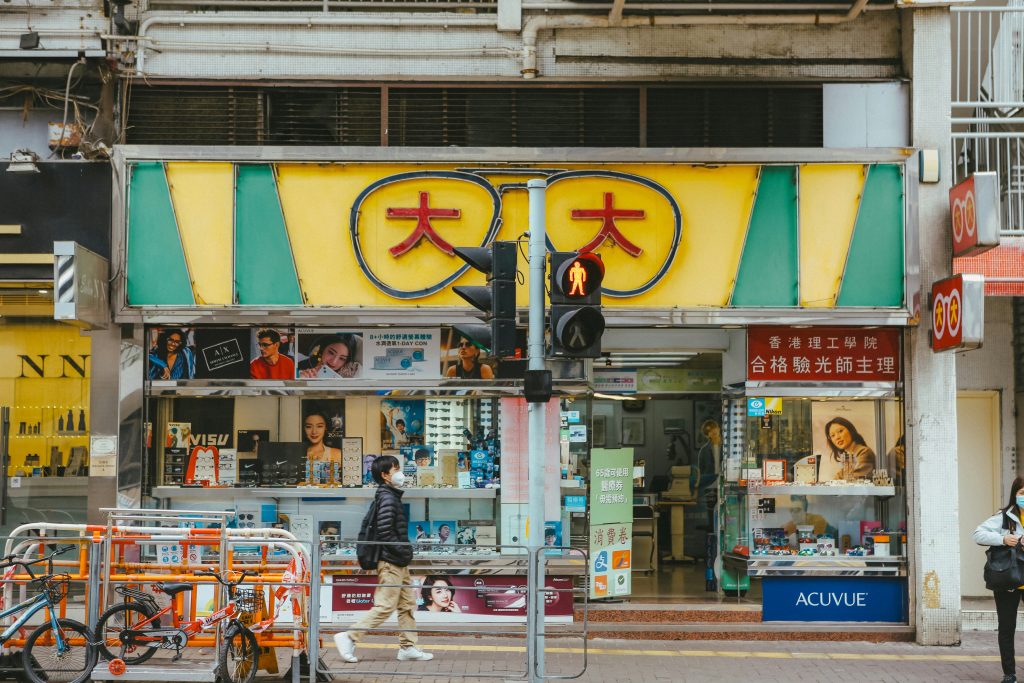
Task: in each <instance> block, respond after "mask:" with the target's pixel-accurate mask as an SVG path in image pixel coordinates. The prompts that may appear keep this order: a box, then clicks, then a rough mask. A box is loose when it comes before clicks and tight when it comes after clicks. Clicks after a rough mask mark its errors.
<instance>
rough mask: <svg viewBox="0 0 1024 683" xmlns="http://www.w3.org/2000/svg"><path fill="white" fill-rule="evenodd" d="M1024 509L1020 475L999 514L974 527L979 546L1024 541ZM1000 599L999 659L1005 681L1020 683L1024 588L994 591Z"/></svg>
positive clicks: (995, 595)
mask: <svg viewBox="0 0 1024 683" xmlns="http://www.w3.org/2000/svg"><path fill="white" fill-rule="evenodd" d="M1021 510H1024V478H1022V477H1017V478H1016V479H1014V480H1013V484H1012V485H1011V486H1010V502H1009V503H1007V505H1006V507H1004V508H1002V509H1001V510H999V511H998V512H996V514H994V515H992V516H991V517H989V518H988V519H986V520H985V521H984V522H982V523H981V524H980V525H979V526H978V528H977V529H975V530H974V542H975V543H977V544H978V545H989V546H991V545H1008V546H1015V545H1018V544H1019V543H1020V542H1021V534H1022V533H1024V526H1022V525H1021V521H1020V520H1021ZM992 595H993V596H994V597H995V600H996V615H997V616H998V619H999V659H1000V660H1001V661H1002V664H1003V681H1002V683H1017V660H1016V657H1015V655H1014V650H1013V636H1014V634H1015V632H1016V630H1017V608H1018V606H1019V605H1020V602H1021V598H1022V596H1024V590H1021V588H1020V587H1018V588H1014V589H1012V590H1008V591H993V592H992Z"/></svg>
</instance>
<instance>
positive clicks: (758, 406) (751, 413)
mask: <svg viewBox="0 0 1024 683" xmlns="http://www.w3.org/2000/svg"><path fill="white" fill-rule="evenodd" d="M764 414H765V413H764V399H763V398H748V399H747V417H764Z"/></svg>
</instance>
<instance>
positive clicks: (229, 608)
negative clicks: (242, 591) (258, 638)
mask: <svg viewBox="0 0 1024 683" xmlns="http://www.w3.org/2000/svg"><path fill="white" fill-rule="evenodd" d="M176 605H177V601H176V600H175V599H172V600H171V604H169V605H168V606H167V607H164V608H163V609H162V610H160V611H159V612H157V613H156V614H154V615H153V616H151V617H149V618H148V619H144V620H143V621H140V622H139V623H137V624H135V625H133V626H132V628H131V629H130V630H131V631H136V632H138V635H137V636H136V637H138V638H139V639H140V640H144V641H158V640H162V639H163V637H162V636H161V637H160V638H147V637H145V636H144V635H143V634H144V633H145V631H144V630H142V629H145V628H146V627H148V626H149V625H150V624H152V623H153V622H154V621H156V620H157V619H159V618H160V617H163V616H164V615H166V614H170V615H171V627H172V628H177V629H181V630H182V631H184V632H185V633H186V634H187V635H189V636H194V635H197V634H199V633H202V632H203V631H204V630H206V629H208V628H209V627H211V626H213V625H214V624H216V623H217V622H219V621H223V620H224V619H229V618H233V617H234V616H235V615H236V611H235V603H234V601H232V602H229V603H228V604H226V605H224V606H223V607H221V608H220V609H219V610H217V611H216V612H214V613H213V614H211V615H210V616H208V617H204V618H202V619H194V620H190V621H182V620H181V615H179V614H178V610H177V609H175V607H176ZM2 616H3V615H0V617H2Z"/></svg>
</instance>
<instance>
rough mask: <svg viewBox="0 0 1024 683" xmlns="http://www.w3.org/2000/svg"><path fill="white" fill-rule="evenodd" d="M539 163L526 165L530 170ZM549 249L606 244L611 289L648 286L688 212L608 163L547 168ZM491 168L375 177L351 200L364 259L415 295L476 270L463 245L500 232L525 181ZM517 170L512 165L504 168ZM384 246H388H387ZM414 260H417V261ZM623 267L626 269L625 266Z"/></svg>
mask: <svg viewBox="0 0 1024 683" xmlns="http://www.w3.org/2000/svg"><path fill="white" fill-rule="evenodd" d="M538 174H540V172H539V171H536V170H532V169H523V175H524V176H528V175H538ZM544 175H546V177H547V183H548V191H547V208H548V214H549V216H554V215H559V216H563V217H564V218H565V220H562V221H558V222H552V225H551V229H550V232H549V235H548V240H547V248H548V250H549V251H580V252H584V253H591V252H595V253H600V254H601V256H602V257H603V258H604V259H606V260H608V259H611V260H613V261H614V262H616V264H629V265H630V267H629V268H621V269H619V270H621V273H620V274H618V275H617V277H618V278H619V279H618V280H617V281H608V280H606V281H605V282H604V287H603V288H602V289H603V292H604V294H605V295H606V296H617V297H632V296H636V295H638V294H642V293H643V292H646V291H648V290H649V289H651V288H652V287H654V286H655V285H656V284H657V283H658V282H660V281H661V279H662V278H664V276H665V274H666V273H667V272H668V270H669V268H670V266H671V264H672V261H673V259H674V258H675V255H676V252H677V250H678V248H679V242H680V238H681V236H682V212H681V210H680V207H679V204H678V202H677V201H676V200H675V198H674V197H673V196H672V195H671V194H670V193H669V192H668V190H667V189H665V188H664V187H663V186H661V185H660V184H658V183H656V182H654V181H653V180H651V179H649V178H645V177H643V176H639V175H635V174H631V173H620V172H616V171H604V170H580V171H556V172H545V173H544ZM492 176H494V172H493V171H491V172H489V171H488V170H487V169H470V170H459V171H412V172H405V173H397V174H393V175H390V176H387V177H385V178H382V179H381V180H378V181H377V182H375V183H372V184H371V185H369V186H368V187H367V188H366V189H365V190H363V191H362V192H361V193H360V194H359V196H358V197H356V199H355V201H354V202H353V204H352V210H351V214H350V218H349V230H350V234H351V240H352V245H353V247H354V251H355V256H356V261H357V263H358V265H359V268H360V269H361V270H362V271H363V274H364V275H365V276H366V278H367V279H368V280H370V281H371V282H372V283H373V284H374V285H375V286H376V287H377V288H378V289H380V290H381V291H382V292H384V293H386V294H388V295H390V296H393V297H395V298H399V299H415V298H420V297H425V296H429V295H431V294H435V293H437V292H440V291H442V290H444V289H445V288H447V287H449V286H450V285H452V284H453V283H454V282H455V281H456V280H458V279H459V278H460V277H462V276H463V275H464V274H465V273H466V272H467V271H468V269H469V266H468V265H466V264H464V263H463V262H462V261H461V260H460V259H459V258H457V257H456V256H455V247H459V246H472V245H480V246H486V245H487V244H490V243H491V242H492V241H494V240H495V239H496V238H497V237H498V233H499V230H500V229H501V227H502V224H503V215H502V214H503V210H504V207H505V204H506V202H508V201H509V199H510V198H511V197H512V196H517V198H518V195H520V194H522V193H525V192H526V188H525V187H524V186H523V185H522V184H521V183H504V182H501V183H498V182H497V181H496V180H494V178H493V177H492ZM500 177H501V179H502V181H504V180H506V179H507V178H508V175H507V172H506V173H505V174H503V175H502V176H500ZM381 247H384V249H381ZM410 266H412V268H410ZM616 272H618V271H616Z"/></svg>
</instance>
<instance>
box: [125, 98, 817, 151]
mask: <svg viewBox="0 0 1024 683" xmlns="http://www.w3.org/2000/svg"><path fill="white" fill-rule="evenodd" d="M382 90H383V89H382V88H381V87H334V88H301V89H299V88H288V87H233V86H226V87H225V86H222V87H217V86H140V85H134V86H133V87H132V89H131V91H130V102H129V106H128V119H127V120H128V127H127V131H126V135H125V138H126V142H127V143H129V144H170V145H261V144H274V145H309V146H318V145H332V146H334V145H337V146H353V145H358V146H376V145H388V146H396V147H404V146H418V147H643V146H645V142H646V146H648V147H820V146H821V145H822V115H823V114H822V94H821V88H820V87H813V86H812V87H806V88H762V87H692V86H691V87H653V86H652V87H644V86H631V87H629V86H627V87H618V88H571V87H536V86H531V87H495V88H484V87H472V86H469V87H458V86H446V87H436V88H410V87H405V88H395V87H392V88H388V89H386V91H385V92H386V93H387V107H386V108H385V107H383V106H382ZM645 91H646V110H644V108H643V107H642V106H641V101H642V99H643V97H642V95H643V94H644V93H645ZM385 111H386V114H385ZM385 116H386V118H387V120H386V122H385V121H383V120H382V119H383V118H384V117H385ZM643 119H646V121H645V122H644V121H643ZM642 123H645V124H646V125H645V126H644V125H641V124H642ZM644 127H646V141H644V140H643V139H642V129H643V128H644ZM385 128H386V129H387V131H388V132H387V136H386V137H385V136H384V135H383V134H382V130H383V129H385Z"/></svg>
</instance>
